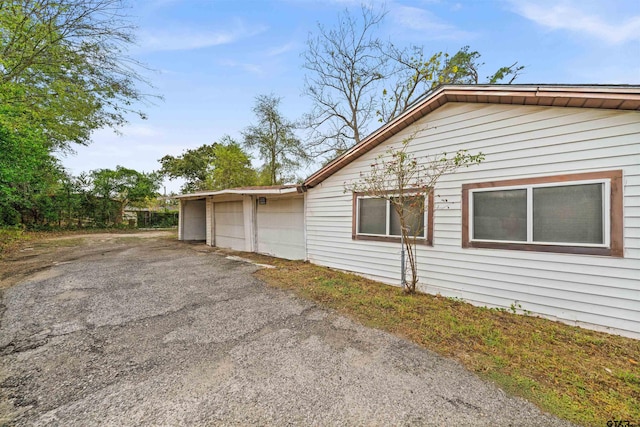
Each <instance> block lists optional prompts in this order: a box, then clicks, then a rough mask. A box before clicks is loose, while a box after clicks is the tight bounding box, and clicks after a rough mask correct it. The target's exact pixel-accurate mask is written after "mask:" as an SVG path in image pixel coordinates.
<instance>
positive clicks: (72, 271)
mask: <svg viewBox="0 0 640 427" xmlns="http://www.w3.org/2000/svg"><path fill="white" fill-rule="evenodd" d="M52 251H58V254H59V256H58V257H57V261H55V262H52V263H49V264H48V265H47V266H46V268H41V269H39V271H37V272H32V273H31V274H29V275H26V276H25V277H24V278H22V279H20V281H19V282H18V283H17V284H15V285H13V286H12V287H10V288H9V289H6V290H5V291H4V295H3V300H2V304H3V306H2V307H0V310H2V313H1V314H2V318H1V323H0V355H1V356H0V414H2V415H1V416H0V424H3V422H4V423H7V424H17V425H61V426H73V425H77V426H86V425H255V424H257V425H283V424H287V425H305V426H306V425H436V426H450V425H483V426H484V425H486V426H508V425H518V426H520V425H524V426H537V425H539V426H560V425H568V424H567V423H565V422H563V421H559V420H557V419H555V418H552V417H550V416H548V415H545V414H542V413H541V412H540V411H539V410H538V409H536V408H535V407H534V406H533V405H531V404H530V403H528V402H525V401H523V400H521V399H516V398H511V397H508V396H506V395H505V393H504V392H502V391H501V390H499V389H498V388H496V387H495V386H493V385H491V384H488V383H486V382H483V381H482V380H480V379H479V378H478V377H476V376H475V375H474V374H472V373H470V372H468V371H466V370H465V369H464V368H462V367H461V366H460V365H458V364H457V363H455V362H453V361H450V360H448V359H444V358H442V357H440V356H437V355H435V354H433V353H431V352H429V351H426V350H423V349H420V348H419V347H417V346H415V345H413V344H411V343H409V342H407V341H405V340H402V339H399V338H397V337H395V336H393V335H390V334H388V333H383V332H380V331H377V330H374V329H369V328H365V327H363V326H360V325H358V324H356V323H354V322H352V321H350V320H348V319H346V318H344V317H341V316H338V315H336V314H334V313H332V312H330V311H327V310H324V309H321V308H319V307H317V306H316V305H315V304H313V303H310V302H307V301H303V300H299V299H296V298H294V297H292V296H291V295H289V294H287V293H285V292H283V291H279V290H275V289H271V288H268V287H266V286H265V285H264V284H263V283H261V282H260V281H259V280H257V279H256V278H254V277H253V276H252V274H251V273H252V272H254V271H255V269H256V268H257V267H256V266H254V265H251V264H248V263H244V262H241V261H236V260H231V259H227V258H225V257H224V256H223V255H220V254H217V253H214V252H212V251H210V250H209V249H207V248H205V247H204V246H201V245H190V244H186V243H180V242H176V241H171V240H168V239H167V238H166V237H164V238H159V237H157V235H151V236H148V237H147V238H144V236H142V237H140V236H138V237H131V238H128V239H125V238H113V239H101V238H97V237H92V238H87V239H85V240H84V241H83V242H81V243H80V246H77V247H72V248H64V250H62V249H60V248H50V249H42V250H40V251H35V252H34V253H32V254H27V255H25V254H22V255H19V256H17V257H16V258H14V259H13V260H8V261H7V260H5V261H4V262H3V264H0V268H1V267H2V265H4V266H9V265H11V263H15V262H20V256H24V257H26V256H29V257H45V256H47V255H48V256H50V255H51V252H52Z"/></svg>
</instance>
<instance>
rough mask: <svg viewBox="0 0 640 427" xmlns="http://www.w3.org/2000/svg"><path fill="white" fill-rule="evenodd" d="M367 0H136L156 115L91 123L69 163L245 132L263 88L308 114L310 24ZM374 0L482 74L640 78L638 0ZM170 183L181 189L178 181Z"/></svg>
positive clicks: (89, 165)
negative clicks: (520, 68)
mask: <svg viewBox="0 0 640 427" xmlns="http://www.w3.org/2000/svg"><path fill="white" fill-rule="evenodd" d="M360 3H361V2H360V1H351V0H322V1H316V0H274V1H267V0H263V1H257V0H245V1H232V0H208V1H204V0H203V1H195V0H143V1H133V6H132V8H131V10H130V11H129V14H130V15H131V16H132V17H133V19H134V22H135V23H136V24H137V26H138V30H137V38H138V45H137V46H136V47H135V48H134V49H132V50H131V51H130V54H131V56H133V57H134V58H136V59H138V60H140V61H142V62H143V63H145V64H147V65H148V66H149V67H150V68H152V69H154V70H156V71H154V72H147V73H146V75H147V77H148V79H149V80H150V81H151V82H152V83H153V85H154V86H155V90H154V91H155V93H157V94H160V95H162V96H163V97H164V100H162V101H156V102H154V103H153V104H152V105H147V106H143V109H144V111H145V112H146V113H147V114H148V116H149V118H148V120H144V121H143V120H139V119H137V118H135V117H132V118H131V123H130V124H129V125H128V126H126V127H125V128H123V129H121V132H122V135H116V134H115V133H114V132H113V131H112V130H108V129H105V130H100V131H97V132H95V133H94V135H93V143H92V144H90V145H89V146H87V147H78V148H77V149H76V154H75V155H67V156H62V163H63V165H64V166H65V167H67V169H68V170H69V171H70V172H71V173H73V174H79V173H80V172H82V171H89V170H92V169H98V168H114V167H115V166H116V165H121V166H125V167H129V168H133V169H137V170H140V171H146V172H149V171H152V170H156V169H158V168H159V163H158V159H160V158H161V157H162V156H164V155H166V154H171V155H179V154H180V153H181V152H183V151H184V150H185V149H188V148H195V147H198V146H200V145H202V144H209V143H211V142H214V141H216V140H218V139H220V137H222V136H223V135H225V134H228V135H230V136H232V137H233V138H235V139H237V140H241V131H242V130H243V129H244V128H245V127H247V126H248V125H250V124H251V123H252V122H254V118H253V116H252V112H251V108H252V106H253V104H254V99H255V97H256V96H257V95H260V94H270V93H274V94H276V95H277V96H280V97H282V98H283V100H282V105H281V107H282V108H281V110H282V113H283V114H284V115H285V116H286V117H288V118H290V119H296V118H298V117H300V116H301V115H302V114H304V113H305V112H307V111H308V110H309V109H310V105H311V104H310V102H309V100H308V99H307V98H305V97H304V96H303V95H302V89H303V85H304V74H305V70H304V69H303V68H302V63H303V60H302V58H301V53H302V52H303V51H304V50H305V45H306V40H307V38H308V36H309V33H310V32H316V30H317V24H318V23H320V24H322V25H325V26H326V27H331V26H334V25H335V24H336V23H337V21H338V15H339V13H340V12H341V11H343V10H345V9H350V10H352V11H353V12H354V13H355V14H358V13H359V8H360ZM373 4H374V6H376V7H379V6H380V5H382V4H384V7H386V9H387V10H388V15H387V17H386V18H385V21H384V23H383V25H382V26H381V27H380V29H379V35H380V37H381V38H383V39H390V40H392V41H393V42H395V43H397V44H399V45H403V44H406V45H409V44H418V45H424V46H425V50H426V52H434V53H435V52H438V51H448V52H450V53H455V52H456V51H458V50H459V49H460V48H461V47H462V46H465V45H469V46H470V47H471V50H477V51H479V52H480V53H481V54H482V61H483V62H484V63H485V65H484V67H483V68H482V69H481V71H482V75H483V76H487V75H489V74H492V73H493V72H494V71H495V70H496V69H497V68H499V67H500V66H503V65H511V64H512V63H513V62H515V61H518V63H519V64H521V65H525V66H526V69H525V72H524V74H523V75H522V76H521V77H519V78H518V80H517V81H516V83H567V84H573V83H575V84H578V83H580V84H583V83H599V84H606V83H612V84H640V1H638V0H609V1H604V0H593V1H590V0H555V1H547V0H537V1H533V0H531V1H529V0H523V1H518V0H495V1H490V0H484V1H448V0H413V1H410V0H395V1H391V0H389V1H386V2H384V3H383V2H374V3H373ZM371 130H373V129H371ZM300 136H303V135H302V134H300ZM254 163H255V164H256V165H258V164H259V162H258V161H257V160H256V161H255V162H254ZM314 169H315V167H314V166H311V167H309V168H308V169H306V170H302V171H300V175H301V176H306V175H308V174H309V173H310V172H312V171H313V170H314ZM165 185H166V188H167V191H168V192H169V191H177V190H178V189H179V186H180V182H178V181H173V182H169V181H167V182H166V183H165Z"/></svg>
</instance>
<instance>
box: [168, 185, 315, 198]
mask: <svg viewBox="0 0 640 427" xmlns="http://www.w3.org/2000/svg"><path fill="white" fill-rule="evenodd" d="M301 192H302V188H301V186H299V185H296V184H289V185H267V186H253V187H236V188H227V189H224V190H218V191H197V192H195V193H188V194H180V195H178V196H175V197H174V198H175V199H201V198H204V197H207V196H219V195H223V194H240V195H263V194H265V195H268V194H272V195H274V194H288V193H301Z"/></svg>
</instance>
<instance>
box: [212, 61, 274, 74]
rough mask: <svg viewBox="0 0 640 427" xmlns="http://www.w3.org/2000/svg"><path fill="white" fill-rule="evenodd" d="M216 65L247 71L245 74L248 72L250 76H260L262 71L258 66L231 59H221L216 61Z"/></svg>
mask: <svg viewBox="0 0 640 427" xmlns="http://www.w3.org/2000/svg"><path fill="white" fill-rule="evenodd" d="M218 63H219V64H220V65H222V66H223V67H230V68H239V69H241V70H244V71H247V72H249V73H251V74H257V75H262V74H263V69H262V67H261V66H260V65H258V64H251V63H247V62H238V61H234V60H233V59H222V60H220V61H218Z"/></svg>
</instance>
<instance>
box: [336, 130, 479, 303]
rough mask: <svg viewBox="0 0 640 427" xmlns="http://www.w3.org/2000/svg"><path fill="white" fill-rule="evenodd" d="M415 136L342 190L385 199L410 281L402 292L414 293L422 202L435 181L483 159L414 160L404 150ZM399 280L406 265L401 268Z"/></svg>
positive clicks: (456, 155)
mask: <svg viewBox="0 0 640 427" xmlns="http://www.w3.org/2000/svg"><path fill="white" fill-rule="evenodd" d="M415 135H416V134H415V133H414V134H413V135H411V136H410V137H409V138H406V139H404V140H403V141H402V145H401V147H400V148H394V147H389V148H388V149H387V150H386V151H385V152H384V153H382V154H380V155H379V156H378V157H377V158H376V159H375V160H374V162H373V163H372V164H371V167H370V169H369V171H368V172H360V176H359V178H358V179H357V180H354V181H352V182H348V183H346V182H345V191H352V192H357V193H364V194H365V195H368V196H373V197H378V198H382V199H385V200H388V201H389V203H390V204H391V206H392V208H393V209H394V210H395V212H396V213H397V214H398V218H399V220H400V231H401V234H402V241H403V245H404V248H403V250H404V251H406V255H407V259H408V261H409V270H410V273H411V279H410V281H409V282H408V283H405V282H404V281H403V283H402V287H403V289H404V290H405V291H406V292H409V293H414V292H415V291H416V285H417V283H418V264H417V259H416V243H417V239H418V236H419V235H422V234H423V233H424V229H423V228H421V227H419V226H416V224H418V222H417V218H420V217H424V211H425V201H426V200H427V196H428V194H429V193H430V192H431V191H433V189H434V188H435V186H436V183H437V182H438V180H439V179H440V178H441V177H442V176H443V175H445V174H451V173H455V172H456V171H457V170H458V169H459V168H461V167H468V166H471V165H475V164H478V163H480V162H481V161H482V160H484V155H483V154H482V153H478V154H469V153H468V152H467V151H466V150H459V151H457V152H456V153H454V154H453V155H452V156H449V155H448V154H447V153H442V154H440V155H437V156H424V157H416V156H415V155H414V154H413V153H411V152H409V151H408V148H409V144H410V142H411V141H412V140H413V139H414V138H415ZM402 269H403V277H404V271H405V270H406V266H405V265H403V266H402Z"/></svg>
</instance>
